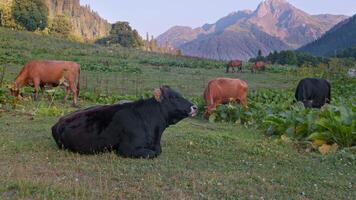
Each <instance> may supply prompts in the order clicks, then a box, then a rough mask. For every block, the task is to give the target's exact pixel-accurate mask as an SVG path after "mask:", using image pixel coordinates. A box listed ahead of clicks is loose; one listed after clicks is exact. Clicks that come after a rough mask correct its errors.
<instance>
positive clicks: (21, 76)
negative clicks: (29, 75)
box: [15, 70, 26, 87]
mask: <svg viewBox="0 0 356 200" xmlns="http://www.w3.org/2000/svg"><path fill="white" fill-rule="evenodd" d="M24 73H25V70H22V71H21V72H20V74H19V75H18V76H17V77H16V79H15V84H16V87H22V86H23V85H24V84H25V78H26V76H25V74H24Z"/></svg>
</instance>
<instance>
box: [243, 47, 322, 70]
mask: <svg viewBox="0 0 356 200" xmlns="http://www.w3.org/2000/svg"><path fill="white" fill-rule="evenodd" d="M256 61H265V62H267V61H270V62H271V63H272V64H279V65H297V66H299V67H302V66H318V65H320V64H322V63H324V64H326V63H328V59H327V58H322V57H317V56H313V55H311V54H309V53H303V52H295V51H292V50H286V51H280V52H277V51H273V52H271V53H269V54H268V55H267V56H263V55H262V52H261V51H260V50H259V51H258V56H257V57H256V58H251V59H250V62H256Z"/></svg>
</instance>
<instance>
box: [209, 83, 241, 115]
mask: <svg viewBox="0 0 356 200" xmlns="http://www.w3.org/2000/svg"><path fill="white" fill-rule="evenodd" d="M247 91H248V86H247V83H246V82H245V81H242V80H240V79H231V78H216V79H213V80H211V81H209V83H208V86H207V87H206V88H205V91H204V100H205V105H206V106H207V110H206V112H205V117H206V118H208V117H209V116H210V115H211V114H212V112H213V111H214V110H215V109H216V107H217V106H218V105H220V104H224V103H229V102H231V101H236V102H239V103H240V104H242V105H243V106H245V107H246V106H247Z"/></svg>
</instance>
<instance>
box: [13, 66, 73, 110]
mask: <svg viewBox="0 0 356 200" xmlns="http://www.w3.org/2000/svg"><path fill="white" fill-rule="evenodd" d="M79 77H80V65H79V64H77V63H75V62H70V61H52V60H33V61H30V62H28V63H27V64H25V66H24V67H23V68H22V70H21V72H20V74H19V75H18V76H17V77H16V79H15V82H14V83H13V85H12V86H11V88H10V91H11V94H12V95H14V96H19V90H20V88H21V87H22V86H25V85H30V86H33V87H34V88H35V100H37V99H38V92H39V89H40V88H43V87H44V86H45V85H50V86H53V87H56V86H58V85H60V84H63V85H64V86H65V90H66V95H65V97H64V102H66V101H67V98H68V96H69V94H70V93H71V92H73V96H74V98H73V105H75V106H76V105H77V102H78V95H79Z"/></svg>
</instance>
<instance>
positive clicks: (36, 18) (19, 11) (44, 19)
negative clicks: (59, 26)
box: [12, 0, 48, 31]
mask: <svg viewBox="0 0 356 200" xmlns="http://www.w3.org/2000/svg"><path fill="white" fill-rule="evenodd" d="M12 15H13V18H14V20H15V21H16V23H17V24H19V25H21V26H23V27H24V28H25V29H26V30H28V31H35V30H37V29H40V30H43V29H44V28H46V27H47V23H48V8H47V6H46V4H45V2H44V1H43V0H14V2H13V7H12Z"/></svg>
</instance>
